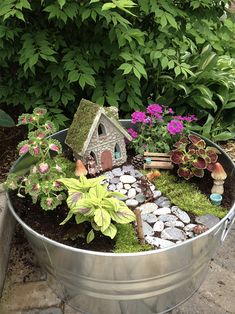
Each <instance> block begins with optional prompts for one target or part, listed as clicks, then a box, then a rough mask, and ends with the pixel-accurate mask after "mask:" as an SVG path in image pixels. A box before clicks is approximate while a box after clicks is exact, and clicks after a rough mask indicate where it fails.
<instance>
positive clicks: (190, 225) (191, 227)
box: [184, 224, 196, 231]
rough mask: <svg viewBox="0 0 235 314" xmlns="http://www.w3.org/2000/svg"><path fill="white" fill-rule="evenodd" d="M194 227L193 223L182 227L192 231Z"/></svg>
mask: <svg viewBox="0 0 235 314" xmlns="http://www.w3.org/2000/svg"><path fill="white" fill-rule="evenodd" d="M194 227H196V225H195V224H188V225H186V226H185V227H184V231H192V230H193V228H194Z"/></svg>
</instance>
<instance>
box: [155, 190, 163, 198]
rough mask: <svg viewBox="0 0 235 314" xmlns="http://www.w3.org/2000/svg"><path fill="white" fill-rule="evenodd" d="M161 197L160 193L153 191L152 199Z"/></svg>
mask: <svg viewBox="0 0 235 314" xmlns="http://www.w3.org/2000/svg"><path fill="white" fill-rule="evenodd" d="M161 195H162V192H161V191H158V190H155V191H153V197H154V198H158V197H160V196H161Z"/></svg>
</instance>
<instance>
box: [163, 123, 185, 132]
mask: <svg viewBox="0 0 235 314" xmlns="http://www.w3.org/2000/svg"><path fill="white" fill-rule="evenodd" d="M183 129H184V126H183V123H182V122H180V121H178V120H171V121H170V122H169V123H168V124H167V131H168V132H169V133H170V134H171V135H176V134H178V133H182V131H183Z"/></svg>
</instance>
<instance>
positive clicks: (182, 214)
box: [171, 206, 190, 224]
mask: <svg viewBox="0 0 235 314" xmlns="http://www.w3.org/2000/svg"><path fill="white" fill-rule="evenodd" d="M171 211H172V213H173V214H175V215H176V216H177V217H178V218H179V219H180V220H182V221H183V222H184V223H185V224H189V223H190V217H189V215H188V214H187V213H186V212H185V211H183V210H182V209H180V208H179V207H177V206H172V207H171Z"/></svg>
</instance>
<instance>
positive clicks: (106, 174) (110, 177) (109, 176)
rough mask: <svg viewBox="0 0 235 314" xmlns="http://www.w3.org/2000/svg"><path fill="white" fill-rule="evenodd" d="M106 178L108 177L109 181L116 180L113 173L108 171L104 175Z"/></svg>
mask: <svg viewBox="0 0 235 314" xmlns="http://www.w3.org/2000/svg"><path fill="white" fill-rule="evenodd" d="M104 176H106V177H107V178H108V179H112V178H114V175H113V173H112V171H107V172H105V173H104Z"/></svg>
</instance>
